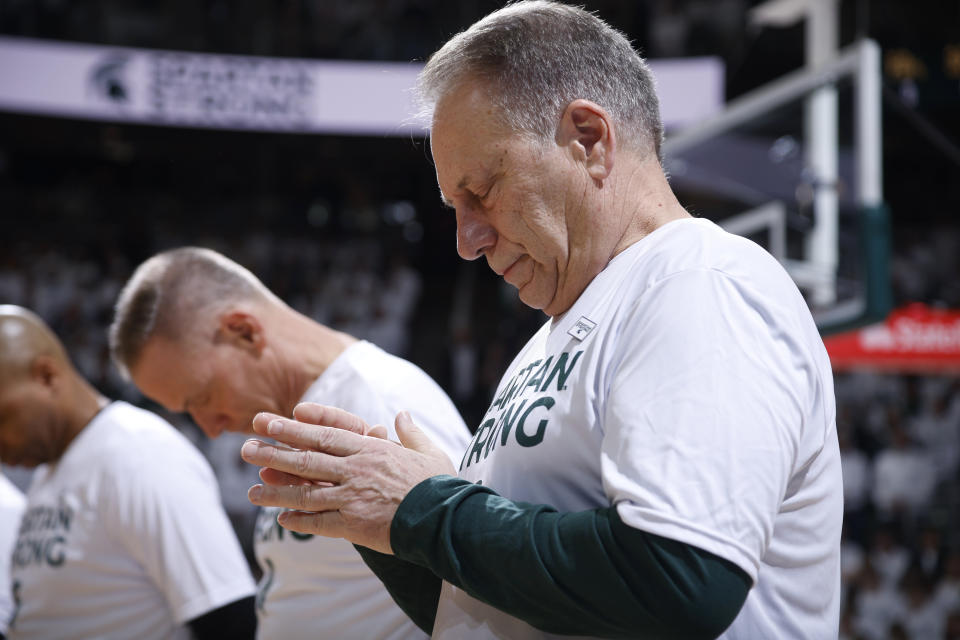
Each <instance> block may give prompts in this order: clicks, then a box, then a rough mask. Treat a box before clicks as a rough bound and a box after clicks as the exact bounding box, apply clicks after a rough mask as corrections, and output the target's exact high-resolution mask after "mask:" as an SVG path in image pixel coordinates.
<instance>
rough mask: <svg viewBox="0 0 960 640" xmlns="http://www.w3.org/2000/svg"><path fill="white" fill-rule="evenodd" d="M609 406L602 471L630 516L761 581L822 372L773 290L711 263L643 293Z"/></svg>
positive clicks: (627, 331) (626, 331)
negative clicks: (758, 289)
mask: <svg viewBox="0 0 960 640" xmlns="http://www.w3.org/2000/svg"><path fill="white" fill-rule="evenodd" d="M637 304H638V310H637V312H635V313H634V314H632V315H631V316H630V319H629V321H628V322H627V324H626V325H625V327H624V328H623V330H622V334H621V337H620V339H619V344H620V345H622V348H621V349H620V350H619V358H618V360H616V361H615V362H614V363H613V364H612V366H611V369H610V371H609V374H608V382H607V384H608V390H607V402H606V404H605V405H604V407H603V425H604V442H603V462H602V474H603V481H604V485H605V488H606V491H607V495H608V497H609V498H610V501H611V503H612V504H615V505H617V509H618V512H619V515H620V517H621V518H622V519H623V521H624V522H625V523H627V524H628V525H630V526H632V527H635V528H638V529H642V530H644V531H648V532H650V533H654V534H657V535H660V536H663V537H666V538H669V539H672V540H677V541H680V542H685V543H688V544H690V545H694V546H696V547H698V548H700V549H704V550H706V551H709V552H711V553H714V554H716V555H717V556H719V557H722V558H725V559H727V560H729V561H731V562H733V563H734V564H736V565H737V566H739V567H740V568H742V569H743V570H744V571H745V572H746V573H747V574H748V575H749V576H750V578H751V579H752V580H754V581H756V579H757V572H758V570H759V566H760V559H761V558H762V557H763V555H764V553H765V551H766V549H767V547H768V546H769V544H770V540H771V538H772V535H773V524H774V518H775V517H776V514H777V513H778V509H779V505H780V502H781V500H782V499H783V496H784V495H785V493H786V492H787V488H788V482H789V479H790V477H791V474H792V467H793V465H794V461H795V459H796V457H797V455H798V453H797V452H798V444H799V439H800V430H799V429H800V425H802V423H803V420H804V415H803V409H802V408H803V407H804V406H807V404H808V401H807V399H806V397H805V394H807V393H809V391H808V390H809V389H810V388H811V380H812V378H813V375H814V373H813V372H812V371H811V368H810V366H809V365H808V364H807V363H809V362H810V359H809V358H807V357H804V353H803V346H802V345H798V344H796V343H795V342H794V341H793V339H792V338H791V332H789V331H785V330H783V328H782V327H778V326H777V323H776V321H775V320H774V319H773V317H774V316H776V317H783V316H784V313H783V312H782V311H780V310H777V312H776V313H771V308H770V306H769V305H770V304H772V303H771V302H770V301H769V300H766V299H761V297H760V296H758V295H755V294H754V293H753V292H752V291H750V290H749V289H748V288H745V285H743V284H742V283H740V282H737V281H736V280H734V279H733V278H731V277H729V276H728V275H726V274H724V273H723V272H721V271H717V270H713V269H697V270H690V271H684V272H680V273H678V274H675V275H672V276H670V277H669V278H667V279H665V280H662V281H660V282H659V283H657V284H655V285H653V286H652V287H651V288H650V289H649V290H648V291H646V292H645V293H644V294H643V296H642V298H641V300H640V301H638V303H637Z"/></svg>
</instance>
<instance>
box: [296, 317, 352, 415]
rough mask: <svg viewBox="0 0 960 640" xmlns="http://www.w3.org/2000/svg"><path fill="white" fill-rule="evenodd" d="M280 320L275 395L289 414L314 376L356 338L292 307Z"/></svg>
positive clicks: (313, 380) (316, 376)
mask: <svg viewBox="0 0 960 640" xmlns="http://www.w3.org/2000/svg"><path fill="white" fill-rule="evenodd" d="M280 324H281V327H282V328H281V334H280V336H281V337H280V340H281V344H282V345H283V346H282V348H281V349H280V350H279V353H278V354H277V355H278V358H279V360H280V361H279V363H278V364H279V366H278V370H279V371H280V372H281V373H280V376H279V379H278V380H277V385H278V394H279V395H278V397H280V398H283V399H284V402H283V403H282V405H281V406H282V409H283V410H284V411H285V415H290V414H291V413H292V412H293V408H294V407H295V406H296V405H297V404H298V403H299V402H300V400H301V399H302V398H303V395H304V394H305V393H306V392H307V390H308V389H309V388H310V386H311V385H312V384H313V383H314V382H315V381H316V380H317V378H319V377H320V376H321V375H323V373H324V372H325V371H326V370H327V369H328V368H329V367H330V365H331V364H333V362H334V360H336V359H337V358H338V357H340V355H341V354H342V353H343V352H344V351H345V350H346V349H347V348H348V347H349V346H350V345H352V344H354V343H355V342H357V339H356V338H354V337H353V336H350V335H347V334H345V333H342V332H340V331H334V330H333V329H331V328H329V327H327V326H325V325H322V324H320V323H318V322H315V321H313V320H311V319H310V318H307V317H306V316H303V315H301V314H300V313H297V312H296V311H293V310H292V309H291V310H289V314H287V315H286V316H285V317H284V318H283V319H282V321H281V323H280Z"/></svg>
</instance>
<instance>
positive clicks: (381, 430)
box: [367, 424, 390, 440]
mask: <svg viewBox="0 0 960 640" xmlns="http://www.w3.org/2000/svg"><path fill="white" fill-rule="evenodd" d="M367 435H368V436H370V437H371V438H380V439H381V440H388V439H389V438H390V432H389V431H387V428H386V427H385V426H383V425H382V424H375V425H373V426H372V427H370V431H368V432H367Z"/></svg>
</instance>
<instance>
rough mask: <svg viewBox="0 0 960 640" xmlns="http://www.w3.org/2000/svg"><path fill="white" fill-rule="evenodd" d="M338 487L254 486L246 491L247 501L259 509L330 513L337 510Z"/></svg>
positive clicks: (338, 502) (339, 504) (338, 499)
mask: <svg viewBox="0 0 960 640" xmlns="http://www.w3.org/2000/svg"><path fill="white" fill-rule="evenodd" d="M340 491H341V489H340V487H335V486H326V487H324V486H319V485H296V486H283V487H274V486H270V485H263V484H255V485H253V486H252V487H250V489H249V490H248V491H247V499H249V500H250V502H252V503H253V504H255V505H258V506H261V507H282V508H284V509H297V510H299V511H332V510H336V509H338V508H339V507H340V506H341V504H342V501H341V500H340V498H339V493H340Z"/></svg>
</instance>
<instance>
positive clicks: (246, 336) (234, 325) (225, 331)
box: [217, 311, 266, 355]
mask: <svg viewBox="0 0 960 640" xmlns="http://www.w3.org/2000/svg"><path fill="white" fill-rule="evenodd" d="M217 341H218V342H219V341H223V342H227V343H229V344H232V345H233V346H235V347H239V348H241V349H244V350H247V351H251V352H252V353H253V354H254V355H260V352H262V351H263V348H264V346H266V337H265V336H264V333H263V325H262V324H260V320H258V319H257V317H256V316H254V315H252V314H250V313H247V312H246V311H227V312H225V313H223V314H221V316H220V326H219V332H218V335H217Z"/></svg>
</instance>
